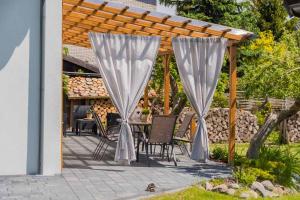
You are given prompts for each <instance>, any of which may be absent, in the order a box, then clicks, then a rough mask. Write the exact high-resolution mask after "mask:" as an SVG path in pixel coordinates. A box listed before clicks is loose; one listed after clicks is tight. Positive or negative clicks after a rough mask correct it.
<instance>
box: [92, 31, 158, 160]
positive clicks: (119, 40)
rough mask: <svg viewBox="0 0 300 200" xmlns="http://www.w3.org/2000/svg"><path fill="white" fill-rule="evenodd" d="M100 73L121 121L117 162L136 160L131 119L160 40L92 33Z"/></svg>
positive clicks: (150, 70)
mask: <svg viewBox="0 0 300 200" xmlns="http://www.w3.org/2000/svg"><path fill="white" fill-rule="evenodd" d="M89 38H90V41H91V44H92V47H93V50H94V53H95V55H96V58H97V62H98V67H99V71H100V74H101V77H102V79H103V82H104V84H105V87H106V89H107V91H108V93H109V96H110V97H111V100H112V102H113V104H114V105H115V106H116V108H117V110H118V111H119V113H120V116H121V117H122V124H121V128H120V135H119V140H118V143H117V148H116V153H115V161H124V160H127V161H128V163H130V162H131V161H134V160H136V155H135V150H134V144H133V137H132V132H131V128H130V126H129V124H128V118H129V117H130V115H131V113H132V112H133V111H134V109H135V107H136V106H137V104H138V102H139V100H140V98H141V97H142V95H143V92H144V90H145V87H146V85H147V83H148V81H149V79H150V76H151V72H152V69H153V64H154V62H155V59H156V56H157V53H158V49H159V46H160V37H145V36H132V35H116V34H100V33H89Z"/></svg>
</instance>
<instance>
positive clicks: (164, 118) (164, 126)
mask: <svg viewBox="0 0 300 200" xmlns="http://www.w3.org/2000/svg"><path fill="white" fill-rule="evenodd" d="M176 119H177V116H175V115H157V116H153V118H152V125H151V132H150V135H149V142H150V143H170V142H171V141H172V139H173V133H174V129H175V125H176Z"/></svg>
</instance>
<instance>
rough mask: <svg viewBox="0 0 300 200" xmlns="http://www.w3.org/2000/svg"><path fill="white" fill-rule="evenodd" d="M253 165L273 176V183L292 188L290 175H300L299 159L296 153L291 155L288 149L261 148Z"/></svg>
mask: <svg viewBox="0 0 300 200" xmlns="http://www.w3.org/2000/svg"><path fill="white" fill-rule="evenodd" d="M255 165H256V166H257V167H259V168H261V169H265V170H269V171H270V173H271V174H273V175H274V176H275V181H276V182H278V183H280V184H282V185H285V186H292V185H293V182H292V175H293V174H294V173H295V174H300V159H299V157H298V156H297V153H291V152H290V151H289V149H288V148H280V147H276V146H275V147H263V148H262V149H261V151H260V154H259V158H258V159H257V160H256V161H255Z"/></svg>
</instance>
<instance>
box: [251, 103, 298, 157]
mask: <svg viewBox="0 0 300 200" xmlns="http://www.w3.org/2000/svg"><path fill="white" fill-rule="evenodd" d="M298 111H300V98H297V99H296V100H295V103H294V104H293V105H292V106H291V107H290V109H288V110H284V111H281V112H280V113H279V114H275V113H271V114H270V115H269V116H268V118H267V120H266V122H265V124H264V125H263V126H262V127H261V128H260V129H259V130H258V132H257V133H256V134H255V135H254V136H253V138H252V139H251V142H250V146H249V149H248V151H247V157H248V158H251V159H253V158H257V156H258V154H259V150H260V148H261V147H262V145H263V144H264V142H265V141H266V139H267V137H268V136H269V135H270V133H271V132H272V130H273V129H274V128H275V127H277V126H278V125H279V124H280V123H281V122H282V121H284V120H285V119H288V118H290V117H292V116H293V115H295V114H297V112H298Z"/></svg>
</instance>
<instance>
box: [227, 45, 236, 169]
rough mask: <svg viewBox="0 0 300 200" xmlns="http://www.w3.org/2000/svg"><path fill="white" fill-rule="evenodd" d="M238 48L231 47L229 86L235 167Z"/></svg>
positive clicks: (230, 127) (230, 129)
mask: <svg viewBox="0 0 300 200" xmlns="http://www.w3.org/2000/svg"><path fill="white" fill-rule="evenodd" d="M236 57H237V46H236V45H232V46H230V47H229V61H230V86H229V92H230V96H229V149H228V152H229V156H228V163H229V164H230V165H233V161H234V151H235V135H236V112H237V107H236V90H237V64H236Z"/></svg>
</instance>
